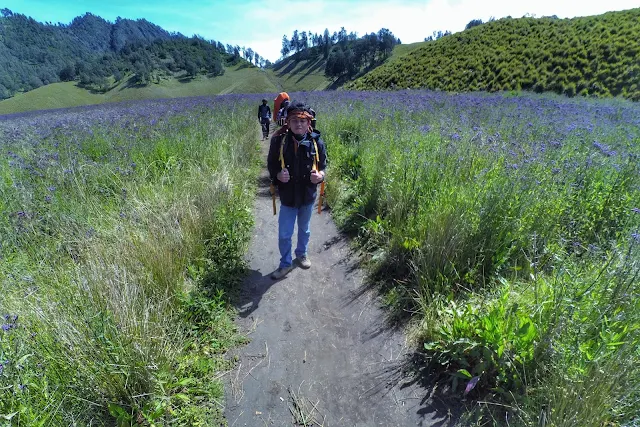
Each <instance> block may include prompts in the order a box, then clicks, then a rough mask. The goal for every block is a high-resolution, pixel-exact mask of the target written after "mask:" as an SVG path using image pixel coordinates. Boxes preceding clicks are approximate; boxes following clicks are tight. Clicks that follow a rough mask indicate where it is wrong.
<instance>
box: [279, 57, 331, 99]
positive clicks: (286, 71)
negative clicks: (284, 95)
mask: <svg viewBox="0 0 640 427" xmlns="http://www.w3.org/2000/svg"><path fill="white" fill-rule="evenodd" d="M297 58H299V55H294V56H292V57H289V58H286V59H284V60H282V61H280V62H278V63H277V64H276V65H275V66H274V67H273V68H270V69H269V70H267V72H268V73H270V74H271V78H272V80H273V81H274V82H276V84H277V85H279V86H280V89H281V90H284V91H286V92H298V91H314V90H324V89H328V88H329V87H330V86H331V83H332V81H331V79H330V78H328V77H327V76H325V75H324V68H325V64H326V61H325V60H324V58H323V57H322V55H318V56H314V57H310V58H309V59H297Z"/></svg>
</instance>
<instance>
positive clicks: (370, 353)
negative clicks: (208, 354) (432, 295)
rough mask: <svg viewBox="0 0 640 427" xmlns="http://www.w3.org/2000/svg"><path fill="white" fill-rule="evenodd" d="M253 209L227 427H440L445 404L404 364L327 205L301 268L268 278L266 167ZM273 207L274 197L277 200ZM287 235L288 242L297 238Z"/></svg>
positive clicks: (273, 246) (271, 226) (272, 259)
mask: <svg viewBox="0 0 640 427" xmlns="http://www.w3.org/2000/svg"><path fill="white" fill-rule="evenodd" d="M262 145H263V154H264V155H263V158H264V159H265V168H264V173H263V175H262V176H261V178H260V185H259V187H258V195H257V198H256V203H255V207H254V215H255V228H254V231H253V237H252V241H251V246H250V249H249V252H248V254H247V261H248V264H249V269H250V271H249V274H248V276H247V278H246V279H245V281H244V284H243V288H242V296H241V298H240V301H239V303H238V311H239V317H238V320H237V323H238V325H239V327H240V330H241V331H242V332H244V333H245V334H246V335H247V336H248V337H249V339H250V340H251V341H250V343H249V344H247V345H246V346H243V347H240V348H238V349H236V350H235V352H234V353H233V354H232V355H231V356H234V355H235V356H237V357H238V363H237V367H236V368H235V370H234V371H232V372H230V373H228V374H227V375H226V380H227V384H226V387H225V392H226V408H225V416H226V419H227V422H228V425H229V426H232V427H240V426H242V427H244V426H249V427H258V426H278V427H282V426H296V425H298V426H325V427H353V426H358V427H361V426H362V427H364V426H447V425H450V421H451V419H450V417H449V415H448V411H447V410H446V409H441V405H438V403H437V402H434V399H430V398H429V394H430V391H429V390H428V389H425V388H423V387H421V386H420V385H419V384H418V383H415V382H413V383H412V382H410V381H409V379H408V378H407V377H406V376H405V375H404V373H403V369H404V368H405V366H406V363H407V360H408V353H410V352H411V351H412V348H411V347H409V346H408V345H407V343H406V342H405V337H404V335H403V334H402V332H398V331H394V330H389V329H388V328H387V327H386V326H385V320H384V316H385V315H384V312H383V311H382V309H381V308H380V304H379V303H378V302H377V300H376V296H375V295H373V294H372V293H371V292H367V291H365V287H364V282H363V278H364V273H363V272H362V271H361V270H360V268H359V267H358V260H357V258H356V257H355V256H353V254H352V252H351V250H350V248H349V244H348V241H347V240H346V239H345V238H344V237H342V236H341V235H340V234H339V233H338V230H337V229H336V226H335V224H334V223H333V221H332V219H331V214H330V212H329V211H326V210H325V211H323V212H322V214H321V215H318V213H317V211H314V213H313V217H312V220H311V242H310V245H309V259H310V260H311V263H312V266H311V268H310V269H308V270H303V269H300V268H294V269H293V270H292V271H291V272H290V273H289V274H288V275H287V277H286V278H284V279H283V280H280V281H274V280H272V279H270V278H269V275H270V273H271V272H272V271H273V270H275V269H276V268H277V266H278V261H279V258H280V255H279V252H278V245H277V243H278V241H277V239H278V234H277V233H278V223H277V216H274V215H273V210H272V204H271V196H270V194H269V180H268V176H267V172H266V157H267V156H266V154H267V151H268V141H263V142H262ZM278 208H279V202H278ZM295 235H296V234H295V233H294V241H293V247H294V248H295V244H296V239H295Z"/></svg>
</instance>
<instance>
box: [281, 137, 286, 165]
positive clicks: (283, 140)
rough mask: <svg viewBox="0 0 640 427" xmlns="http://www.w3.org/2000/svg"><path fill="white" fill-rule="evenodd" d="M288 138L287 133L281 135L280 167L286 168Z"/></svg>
mask: <svg viewBox="0 0 640 427" xmlns="http://www.w3.org/2000/svg"><path fill="white" fill-rule="evenodd" d="M286 140H287V134H286V133H285V134H282V135H280V168H281V169H284V143H285V142H286Z"/></svg>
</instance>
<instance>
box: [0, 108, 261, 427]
mask: <svg viewBox="0 0 640 427" xmlns="http://www.w3.org/2000/svg"><path fill="white" fill-rule="evenodd" d="M169 107H170V106H168V107H167V108H169ZM247 107H248V106H247ZM114 108H115V107H114ZM246 111H247V112H248V111H249V110H248V109H247V110H246ZM251 111H252V110H251ZM86 114H91V113H90V112H87V113H86ZM252 119H253V118H252V117H251V116H250V114H239V113H238V112H237V111H236V110H234V109H230V108H219V109H215V110H207V109H203V110H197V111H185V112H184V113H183V114H178V115H175V116H173V117H170V118H167V119H165V120H164V121H162V120H161V121H159V122H158V123H156V124H155V125H150V124H144V123H142V124H140V123H138V124H137V125H135V124H134V125H131V123H130V124H129V125H126V124H124V123H119V124H118V125H115V126H111V127H107V126H99V125H96V126H95V127H94V128H93V129H92V130H91V131H89V132H86V131H81V130H78V131H73V130H72V131H65V130H64V128H62V130H60V131H59V132H56V133H53V134H52V135H50V136H49V137H48V138H45V139H43V140H42V141H39V142H34V141H33V140H31V139H30V138H24V139H21V140H20V141H15V142H14V143H13V144H10V145H9V146H8V147H4V148H3V151H4V153H3V154H6V151H8V150H11V156H13V157H9V158H12V159H14V161H11V162H10V161H7V160H6V157H5V156H3V157H5V160H3V163H2V165H1V166H2V167H1V168H0V171H2V178H1V179H0V194H2V204H0V212H1V213H2V215H0V217H2V218H3V220H2V221H3V222H2V223H1V224H0V228H1V229H2V235H3V239H2V247H1V248H0V254H1V255H2V263H0V274H1V276H2V285H1V287H0V293H1V294H2V302H1V304H0V314H1V315H5V318H4V319H3V320H2V323H3V324H4V326H3V330H2V331H0V363H2V369H0V385H1V387H0V388H1V390H2V395H1V401H0V416H1V419H2V420H3V421H4V422H6V423H8V424H9V425H16V426H36V425H43V426H45V425H114V424H117V425H213V424H217V423H221V422H222V421H221V419H222V418H221V408H222V385H221V382H220V381H219V377H220V373H221V372H223V371H224V370H225V369H228V368H229V362H227V361H225V359H224V358H223V357H222V355H223V353H224V351H225V350H226V349H227V348H229V346H230V345H233V344H234V343H237V342H239V341H240V340H242V338H241V337H239V336H238V335H237V334H236V332H235V328H234V326H233V322H232V320H231V317H230V313H229V308H228V306H227V301H228V296H227V295H228V291H230V290H232V289H233V287H234V285H235V284H236V283H237V281H238V280H239V278H241V276H242V274H243V269H244V265H243V261H242V255H243V253H244V250H245V247H246V244H247V241H248V237H249V229H250V227H251V225H252V218H251V215H250V206H251V203H252V199H253V196H252V195H253V190H252V185H253V184H252V183H253V182H254V180H255V177H256V173H257V163H256V155H257V153H258V150H256V142H255V141H256V140H257V138H256V134H255V130H256V127H255V124H254V121H255V120H252ZM16 159H18V160H16Z"/></svg>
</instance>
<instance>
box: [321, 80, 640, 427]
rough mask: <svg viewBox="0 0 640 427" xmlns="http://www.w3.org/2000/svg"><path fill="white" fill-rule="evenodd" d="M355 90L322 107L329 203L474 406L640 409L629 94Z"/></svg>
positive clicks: (502, 416) (638, 266) (634, 413)
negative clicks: (561, 96) (611, 98)
mask: <svg viewBox="0 0 640 427" xmlns="http://www.w3.org/2000/svg"><path fill="white" fill-rule="evenodd" d="M350 96H351V97H353V98H358V97H360V96H359V95H345V100H344V101H345V103H347V102H348V108H346V107H344V108H339V107H338V108H335V107H334V110H335V112H334V113H333V114H332V113H328V114H327V115H326V116H321V118H322V130H323V135H325V138H326V140H327V146H328V147H329V148H328V149H329V158H330V160H331V167H330V172H329V177H328V182H329V187H328V193H329V196H328V200H329V203H330V205H331V206H332V208H333V211H334V217H335V218H336V220H337V221H338V223H339V225H340V226H341V227H342V229H343V230H345V231H347V232H351V233H353V234H354V235H355V236H357V240H358V242H359V243H360V245H361V247H362V248H363V249H364V250H365V251H366V252H367V253H369V255H370V260H371V262H370V265H371V268H372V270H371V276H370V279H371V280H372V281H374V282H378V283H379V284H380V285H381V286H382V287H381V290H382V292H383V293H384V295H385V300H386V301H387V303H388V304H389V306H390V315H391V316H390V318H391V320H392V321H403V320H409V321H411V322H412V324H413V325H415V330H416V334H415V336H416V340H417V341H418V343H419V346H420V347H421V349H422V350H421V351H420V353H421V355H422V357H423V358H424V361H425V364H426V367H425V368H424V370H425V371H426V372H429V373H430V375H432V376H433V377H434V378H435V379H436V380H437V381H440V382H442V383H444V384H445V385H446V387H445V389H446V390H448V391H449V392H450V393H453V394H454V395H458V396H460V397H461V398H462V397H466V398H469V399H472V400H470V402H474V401H475V402H476V403H475V404H474V405H471V406H470V408H471V409H472V413H473V415H469V419H468V420H467V422H469V423H472V422H475V423H477V424H478V425H491V424H502V423H505V420H506V423H508V425H553V426H596V425H599V426H602V425H620V424H624V423H625V422H627V423H629V422H632V420H634V419H636V420H637V417H638V414H639V413H640V405H639V404H638V396H639V394H638V393H639V388H638V384H640V381H639V380H640V369H638V362H640V352H639V350H638V349H639V348H640V305H639V303H638V301H640V299H639V298H638V297H639V296H640V295H639V293H640V286H639V285H640V280H639V276H638V274H639V271H640V257H639V254H640V252H639V249H640V236H639V235H638V232H639V231H638V230H640V210H639V209H640V178H639V177H640V170H639V169H638V162H637V159H638V156H639V154H640V152H639V151H638V142H639V141H640V139H639V138H640V134H638V131H637V128H635V127H634V125H633V124H632V122H628V121H625V119H622V118H623V117H626V120H633V119H634V118H635V120H636V121H637V109H635V106H631V105H630V104H624V103H621V104H589V103H571V102H570V101H563V100H557V99H553V100H551V99H544V98H536V99H529V98H522V99H521V100H518V99H514V100H510V99H508V98H501V97H487V96H485V97H483V96H478V95H470V96H468V97H464V96H453V95H446V94H433V95H423V94H422V93H408V92H405V93H403V94H402V95H400V96H398V99H397V100H396V101H394V100H392V99H391V96H387V97H386V98H384V97H382V96H381V97H377V96H376V95H366V96H362V98H365V99H364V101H363V102H362V101H361V100H359V99H355V100H354V99H352V98H350ZM424 98H426V99H427V101H428V102H425V99H424ZM383 99H384V101H383V102H379V100H383ZM400 100H401V101H402V102H400ZM322 102H323V101H322V100H320V101H318V104H320V105H322ZM325 102H326V101H325ZM600 109H602V110H600ZM317 110H321V111H324V110H323V109H321V108H318V109H317ZM327 110H328V108H327ZM595 112H597V113H598V115H593V113H595ZM609 113H610V114H611V115H610V116H608V115H607V114H609ZM580 116H582V117H583V120H584V122H583V123H582V122H578V123H576V122H575V121H574V122H572V120H576V118H577V117H580ZM605 117H606V118H605ZM610 118H613V120H609V119H610ZM563 120H567V121H566V122H564V121H563ZM408 318H409V319H408ZM474 408H475V409H474Z"/></svg>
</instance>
